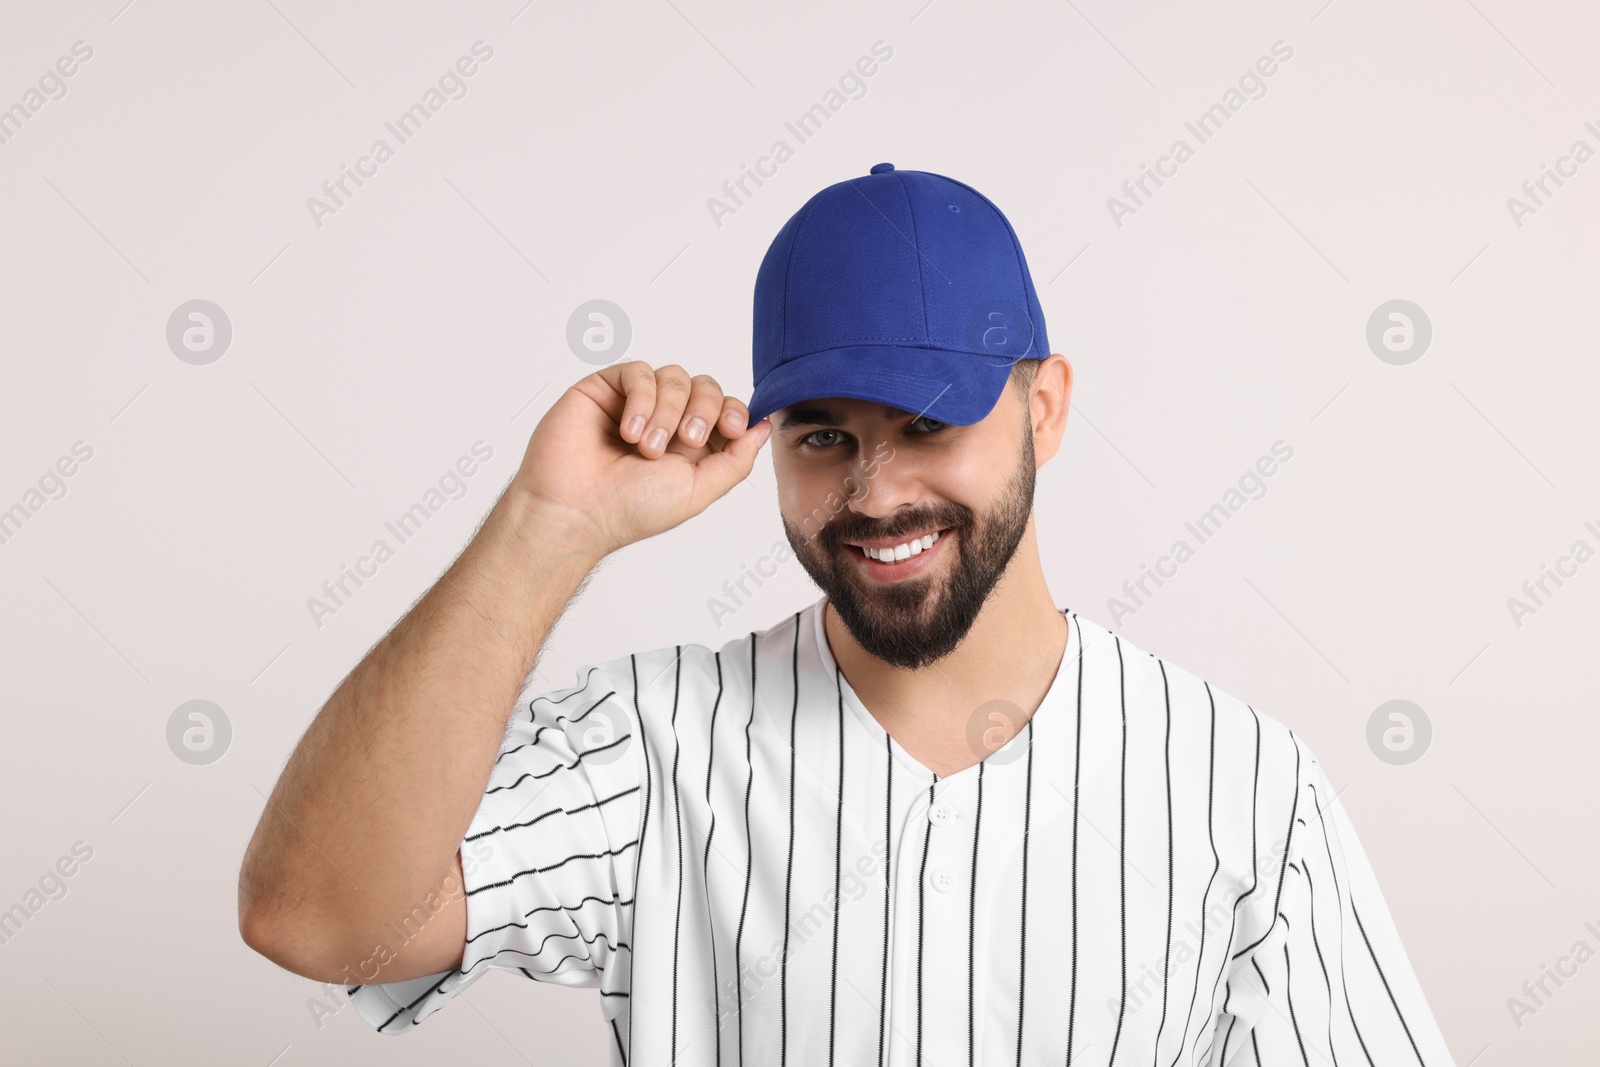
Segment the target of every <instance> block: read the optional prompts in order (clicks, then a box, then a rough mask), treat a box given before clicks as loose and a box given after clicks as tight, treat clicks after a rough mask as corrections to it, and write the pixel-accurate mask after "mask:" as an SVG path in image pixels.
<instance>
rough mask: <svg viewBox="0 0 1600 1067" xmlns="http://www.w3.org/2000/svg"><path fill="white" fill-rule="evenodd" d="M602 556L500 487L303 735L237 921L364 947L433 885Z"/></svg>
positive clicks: (266, 822) (248, 871)
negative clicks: (452, 558) (559, 623)
mask: <svg viewBox="0 0 1600 1067" xmlns="http://www.w3.org/2000/svg"><path fill="white" fill-rule="evenodd" d="M602 556H603V552H601V551H600V550H599V549H598V547H597V546H596V544H595V542H594V540H593V538H592V537H591V536H586V535H585V534H584V532H583V531H581V530H579V529H577V528H576V527H575V526H574V524H573V523H572V522H571V521H570V520H566V519H565V518H564V517H563V516H560V515H558V514H556V513H553V512H551V511H549V510H547V509H544V508H542V507H541V506H538V505H535V504H534V503H533V502H532V500H531V498H529V497H528V496H526V495H524V494H522V493H521V492H519V491H518V490H516V489H515V488H513V489H510V490H507V492H506V493H505V495H504V496H502V497H501V499H500V501H499V502H498V503H496V504H495V506H494V508H493V509H492V510H491V511H490V513H489V516H488V517H487V518H486V519H485V521H484V523H483V525H482V527H481V528H480V530H479V531H478V534H477V535H476V536H475V537H474V538H473V540H472V542H471V543H470V544H469V545H468V546H467V548H466V549H465V550H464V551H463V552H462V554H461V556H460V558H458V559H457V560H456V562H455V563H454V564H452V565H451V567H450V569H449V570H447V571H446V572H445V573H444V575H443V576H442V577H441V578H440V579H439V581H438V582H437V583H435V584H434V586H433V588H432V589H430V590H429V591H428V593H427V594H426V595H425V596H423V598H422V599H421V600H419V601H418V602H417V603H416V605H415V606H413V607H412V609H411V610H410V611H409V612H408V613H407V614H406V615H405V617H404V618H402V619H401V620H400V622H399V623H398V624H397V625H396V626H395V627H394V629H393V630H391V631H390V632H389V633H388V634H387V635H386V636H385V637H384V638H383V639H382V640H381V641H379V642H378V644H377V645H375V646H374V647H373V649H372V650H371V651H370V652H369V653H368V654H367V655H366V657H365V658H364V659H363V660H362V661H361V663H360V664H358V665H357V666H356V668H355V669H354V670H353V671H351V672H350V674H349V675H348V676H347V677H346V678H345V679H344V681H343V682H342V683H341V684H340V685H339V687H338V689H337V690H335V692H334V693H333V695H332V696H331V697H330V698H329V699H328V702H327V703H326V704H325V705H324V706H323V708H322V710H321V711H320V712H319V713H318V715H317V717H316V719H315V720H314V721H313V722H312V724H311V726H310V728H309V729H307V731H306V733H305V736H304V737H302V738H301V740H300V743H299V745H298V746H297V747H296V748H295V751H294V753H293V755H292V756H291V757H290V759H289V762H288V765H287V766H286V767H285V769H284V772H283V774H282V775H281V777H280V778H279V780H278V784H277V786H276V787H275V788H274V790H273V793H272V797H271V798H270V800H269V802H268V804H267V806H266V810H265V811H264V812H263V814H262V817H261V821H260V823H259V824H258V825H257V827H256V832H255V835H254V837H253V838H252V840H251V842H250V846H249V848H248V850H247V851H246V854H245V859H244V866H243V869H242V872H241V876H240V915H241V921H242V922H245V923H248V924H250V925H253V926H256V927H257V928H259V929H266V930H274V931H282V932H283V934H284V936H287V937H289V938H291V939H294V940H300V939H302V938H318V939H319V940H321V939H323V938H328V939H333V940H338V941H343V940H344V939H346V938H348V941H349V943H351V944H361V943H363V938H365V937H366V936H367V935H368V934H369V933H370V932H373V931H376V930H377V929H378V928H379V927H380V926H381V924H382V922H383V920H384V919H385V918H388V917H390V916H392V915H395V914H401V913H404V912H406V911H408V910H409V909H410V908H412V907H414V906H415V905H416V904H417V902H418V901H419V900H421V899H422V898H423V897H424V895H425V894H427V893H428V892H429V891H430V890H436V889H437V888H438V887H439V883H440V880H441V878H443V877H444V875H445V874H446V872H448V871H449V870H450V867H451V863H452V858H453V856H454V854H455V852H456V850H457V848H458V847H459V846H460V843H461V838H462V835H463V834H464V833H465V831H466V829H467V827H468V825H469V824H470V823H471V820H472V817H473V815H474V813H475V812H476V810H477V808H478V805H479V803H480V801H481V800H482V796H483V790H484V788H485V786H486V785H487V783H488V780H489V774H490V771H491V770H492V769H493V766H494V761H495V757H496V755H497V754H498V751H499V746H500V740H501V738H502V737H503V735H504V732H505V724H506V718H507V715H508V713H509V712H510V709H511V706H512V703H513V701H515V700H516V697H517V695H518V693H519V692H520V690H521V688H522V685H523V683H524V681H525V679H526V677H527V675H528V672H529V670H530V669H531V667H532V666H533V664H534V662H535V661H536V659H537V656H538V653H539V650H540V649H541V647H542V646H543V644H544V641H545V639H546V637H547V636H548V635H549V632H550V630H551V629H552V628H553V627H554V625H555V622H556V620H557V619H558V618H559V617H560V615H561V613H562V612H563V611H564V610H565V608H566V606H567V604H568V603H569V602H570V601H571V600H572V598H573V596H574V594H575V593H576V592H577V591H578V590H579V589H580V588H581V587H582V585H583V582H584V579H585V578H586V576H587V575H588V574H589V572H590V571H591V570H592V569H593V568H594V566H595V565H596V564H597V563H598V562H599V560H600V559H601V558H602Z"/></svg>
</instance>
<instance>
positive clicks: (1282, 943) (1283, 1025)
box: [1203, 738, 1454, 1067]
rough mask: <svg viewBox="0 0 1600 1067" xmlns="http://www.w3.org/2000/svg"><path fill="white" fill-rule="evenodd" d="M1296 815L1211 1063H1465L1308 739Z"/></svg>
mask: <svg viewBox="0 0 1600 1067" xmlns="http://www.w3.org/2000/svg"><path fill="white" fill-rule="evenodd" d="M1294 746H1295V750H1296V759H1297V760H1298V762H1299V768H1298V771H1297V782H1298V783H1299V786H1298V790H1297V796H1296V799H1295V802H1294V805H1295V814H1294V817H1293V818H1292V820H1291V825H1292V830H1291V831H1290V833H1291V837H1290V841H1289V844H1288V847H1287V849H1286V851H1285V853H1284V855H1283V859H1282V868H1281V869H1282V875H1281V879H1280V882H1279V887H1278V892H1277V893H1276V894H1275V895H1274V897H1265V896H1264V897H1263V899H1262V901H1261V907H1263V908H1271V907H1273V906H1274V905H1275V907H1276V912H1275V914H1273V915H1272V916H1271V918H1270V925H1268V921H1267V920H1266V913H1265V911H1263V912H1262V916H1263V920H1264V921H1263V923H1262V925H1263V926H1268V928H1267V932H1266V934H1265V935H1264V936H1260V937H1258V938H1256V939H1255V943H1254V944H1250V945H1246V946H1238V947H1236V950H1235V952H1236V958H1234V959H1232V960H1231V961H1230V964H1229V972H1228V979H1227V992H1226V998H1225V1000H1224V1010H1223V1012H1222V1013H1221V1014H1220V1015H1219V1016H1218V1017H1217V1020H1216V1031H1215V1036H1214V1038H1213V1041H1212V1045H1211V1049H1210V1051H1209V1052H1208V1054H1207V1055H1206V1057H1205V1059H1204V1060H1203V1062H1204V1063H1205V1064H1207V1065H1209V1067H1258V1065H1260V1067H1274V1065H1278V1064H1285V1065H1287V1064H1305V1063H1312V1064H1318V1063H1322V1064H1332V1063H1361V1064H1371V1065H1372V1067H1419V1065H1426V1067H1454V1060H1452V1059H1451V1056H1450V1049H1449V1047H1448V1046H1447V1045H1446V1044H1445V1041H1444V1036H1443V1035H1442V1034H1441V1033H1440V1030H1439V1027H1438V1024H1437V1022H1436V1021H1435V1020H1434V1017H1433V1013H1432V1011H1431V1009H1430V1008H1429V1006H1428V1002H1427V999H1426V998H1425V996H1424V995H1423V991H1422V988H1421V985H1420V984H1419V982H1418V980H1417V976H1416V974H1415V972H1414V971H1413V970H1412V967H1411V963H1410V961H1409V960H1408V959H1407V957H1406V952H1405V948H1404V946H1403V945H1402V944H1401V941H1400V936H1399V934H1398V932H1397V931H1396V929H1395V925H1394V921H1393V919H1392V918H1391V916H1390V914H1389V909H1388V906H1387V904H1386V903H1385V902H1384V898H1383V893H1382V891H1381V890H1380V889H1379V887H1378V881H1377V878H1376V877H1375V875H1374V874H1373V870H1372V866H1371V864H1370V863H1369V862H1368V860H1367V856H1366V853H1365V851H1364V850H1363V849H1362V847H1361V842H1360V840H1359V839H1358V838H1357V837H1356V832H1355V828H1354V827H1353V826H1352V825H1351V822H1350V817H1349V815H1348V814H1347V813H1346V811H1345V809H1344V806H1343V805H1342V804H1341V803H1340V802H1339V801H1338V800H1337V799H1335V796H1334V794H1335V792H1336V791H1335V790H1334V789H1333V788H1332V786H1331V785H1330V783H1329V781H1328V778H1327V775H1326V774H1325V773H1324V772H1323V769H1322V766H1321V764H1320V763H1319V762H1318V761H1317V759H1316V757H1315V756H1314V755H1312V753H1311V752H1310V750H1309V748H1307V747H1306V745H1305V744H1304V742H1302V741H1301V740H1300V739H1299V738H1295V739H1294Z"/></svg>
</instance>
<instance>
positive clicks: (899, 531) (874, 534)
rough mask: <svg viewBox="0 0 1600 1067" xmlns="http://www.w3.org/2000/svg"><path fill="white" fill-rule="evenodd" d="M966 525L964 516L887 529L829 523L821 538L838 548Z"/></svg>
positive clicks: (903, 523) (932, 517)
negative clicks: (922, 531)
mask: <svg viewBox="0 0 1600 1067" xmlns="http://www.w3.org/2000/svg"><path fill="white" fill-rule="evenodd" d="M966 525H967V519H966V518H965V517H964V516H962V517H956V516H947V517H944V518H941V517H939V516H935V515H929V516H916V517H912V518H910V519H905V520H901V521H899V522H896V523H892V524H890V525H889V526H885V527H871V526H860V525H857V526H837V524H836V523H829V524H828V525H827V526H825V527H823V529H822V531H821V536H822V538H823V539H824V540H825V541H826V543H827V544H828V545H829V546H830V547H833V548H837V547H838V546H840V545H842V544H844V543H845V542H846V541H870V540H873V539H874V538H878V537H902V536H905V535H907V534H911V533H915V532H917V531H921V530H959V529H961V528H962V527H964V526H966ZM835 527H837V528H835Z"/></svg>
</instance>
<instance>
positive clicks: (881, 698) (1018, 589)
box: [823, 523, 1068, 749]
mask: <svg viewBox="0 0 1600 1067" xmlns="http://www.w3.org/2000/svg"><path fill="white" fill-rule="evenodd" d="M823 629H824V631H825V633H826V634H827V638H828V647H829V648H830V649H831V650H832V652H833V656H834V659H835V660H836V661H837V662H838V664H839V668H840V670H842V671H843V672H844V676H845V679H846V680H847V681H848V682H849V683H850V688H851V689H853V690H854V691H855V694H856V696H858V697H859V698H860V699H861V702H862V703H863V704H864V705H865V706H866V708H867V710H868V711H870V712H871V713H872V716H873V718H875V719H877V720H878V722H879V724H880V725H882V726H883V728H884V729H885V730H887V731H888V732H889V733H890V734H891V735H892V736H894V737H895V739H896V740H901V739H902V737H904V738H906V739H908V740H909V739H913V738H916V739H921V741H922V743H923V744H924V746H925V747H928V748H934V749H937V748H939V747H940V746H941V745H944V746H947V747H950V748H952V749H954V748H955V747H957V745H958V743H960V744H964V743H965V742H964V738H965V736H966V730H967V726H968V723H969V720H970V719H971V716H972V714H973V713H974V711H975V710H976V709H977V708H978V707H980V706H981V705H983V704H985V703H987V702H989V701H992V700H1008V701H1010V702H1012V703H1013V704H1016V705H1017V706H1018V707H1019V708H1021V709H1022V714H1023V716H1024V718H1027V717H1031V716H1032V714H1033V712H1034V711H1035V710H1036V709H1037V708H1038V706H1039V704H1040V703H1041V702H1042V701H1043V700H1044V696H1045V694H1046V693H1047V692H1049V690H1050V684H1051V682H1052V681H1054V679H1055V676H1056V672H1057V669H1058V668H1059V667H1060V666H1061V663H1062V656H1063V654H1064V653H1065V651H1066V647H1067V637H1068V624H1067V620H1066V619H1065V618H1064V617H1063V616H1062V614H1061V609H1060V608H1058V607H1057V606H1056V605H1055V602H1054V600H1053V599H1052V597H1051V596H1050V590H1049V588H1048V586H1047V585H1046V584H1045V580H1044V570H1043V568H1042V567H1041V566H1040V563H1039V553H1038V549H1037V546H1036V543H1035V541H1034V535H1033V526H1032V523H1030V524H1029V527H1028V532H1027V534H1026V535H1025V536H1024V538H1023V540H1022V543H1021V544H1019V545H1018V546H1017V553H1016V555H1015V556H1014V557H1013V558H1012V560H1011V566H1010V567H1009V569H1007V571H1006V574H1005V576H1004V577H1003V578H1002V579H1001V580H1000V582H999V583H998V584H996V586H995V588H994V592H993V594H992V595H991V596H990V598H989V599H988V601H987V602H986V603H985V604H984V606H983V609H982V610H981V611H980V612H979V614H978V619H977V621H976V622H974V623H973V625H972V629H971V630H969V631H968V633H967V636H966V638H965V639H963V641H962V642H961V644H960V646H959V647H958V648H957V649H956V650H955V651H954V652H952V653H950V655H948V656H946V657H945V658H944V659H942V660H940V661H938V662H937V663H932V664H929V665H928V666H927V667H924V668H922V669H921V670H903V669H901V668H899V667H895V666H892V665H890V664H888V663H885V662H884V661H883V660H881V659H878V658H877V657H875V656H873V655H870V654H869V653H868V652H867V651H866V650H865V649H863V648H862V647H861V646H860V645H859V644H857V643H856V640H855V638H854V637H852V636H851V634H850V631H849V630H848V629H847V628H846V627H845V625H844V623H843V622H842V621H841V620H840V619H839V616H838V613H837V612H835V611H834V610H833V607H832V605H831V604H824V611H823Z"/></svg>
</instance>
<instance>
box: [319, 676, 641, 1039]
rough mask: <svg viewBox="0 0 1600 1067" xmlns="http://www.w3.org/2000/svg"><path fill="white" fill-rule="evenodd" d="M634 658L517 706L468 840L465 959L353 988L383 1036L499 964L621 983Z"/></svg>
mask: <svg viewBox="0 0 1600 1067" xmlns="http://www.w3.org/2000/svg"><path fill="white" fill-rule="evenodd" d="M631 666H632V657H626V658H623V659H621V660H614V661H611V662H610V663H606V664H601V665H599V666H591V665H585V666H584V667H582V668H580V669H579V671H578V679H579V680H578V682H577V684H575V685H573V686H570V687H568V688H566V689H562V690H556V691H553V692H548V693H544V694H542V695H539V696H536V697H533V698H532V699H526V696H524V699H522V701H521V702H520V703H519V705H518V707H517V708H516V709H515V710H514V711H513V712H512V714H511V716H510V719H509V721H508V723H507V727H506V732H505V736H504V740H503V741H502V742H501V745H500V751H499V755H498V756H497V757H496V761H495V765H494V769H493V771H492V772H491V774H490V776H489V782H488V785H487V786H486V787H485V790H484V795H483V799H482V801H481V802H480V804H479V807H478V810H477V813H476V814H475V815H474V817H473V819H472V823H471V825H470V826H468V828H467V832H466V834H465V836H464V838H463V840H462V843H461V862H462V875H463V883H464V884H463V886H462V891H464V892H465V894H466V906H467V941H466V950H465V953H464V955H463V958H462V961H461V966H460V967H459V968H456V969H453V970H450V971H444V972H441V973H438V974H433V975H427V976H424V977H421V978H415V979H410V980H406V981H398V982H385V983H377V984H371V985H358V986H347V987H346V992H347V993H348V994H349V995H350V998H351V1000H352V1002H353V1003H354V1004H355V1005H356V1008H357V1010H358V1012H359V1014H360V1015H361V1017H362V1018H363V1019H364V1020H366V1021H367V1023H368V1024H369V1025H371V1026H372V1027H373V1028H375V1029H376V1030H378V1032H380V1033H385V1034H395V1033H405V1032H407V1031H408V1030H409V1029H410V1028H411V1027H412V1026H414V1025H416V1024H417V1023H419V1022H421V1021H422V1020H424V1019H426V1018H427V1017H428V1016H429V1015H431V1014H433V1012H435V1011H437V1010H438V1009H439V1008H440V1007H442V1006H443V1005H444V1004H445V1003H447V1002H448V1001H449V1000H450V999H451V998H452V997H453V996H455V995H456V994H457V993H459V992H461V991H462V990H463V989H466V988H467V987H468V986H470V985H471V984H472V983H474V982H476V981H477V980H478V979H479V978H481V977H482V976H483V975H485V974H487V973H488V972H489V971H491V970H496V969H499V970H509V971H514V972H517V973H519V974H522V975H524V976H526V977H528V978H531V979H534V980H536V981H542V982H552V983H555V984H557V985H565V986H579V987H585V986H586V987H599V988H601V989H602V990H604V989H606V988H607V987H608V986H610V985H613V984H617V983H622V982H625V980H626V976H625V974H624V973H622V972H625V971H626V969H627V968H626V967H625V966H624V967H622V968H615V967H614V964H616V963H617V962H618V954H619V953H624V952H626V951H628V945H627V943H626V938H627V933H626V931H627V930H628V928H629V926H630V923H631V914H632V912H631V908H632V904H633V899H632V898H633V882H634V874H635V871H634V860H635V855H636V849H637V845H638V831H639V816H640V813H641V808H640V797H639V793H640V789H639V779H640V778H641V777H642V774H643V757H642V755H641V754H640V750H641V745H640V744H639V743H638V742H639V740H640V739H639V738H638V736H637V734H638V723H637V719H636V716H635V713H634V703H633V697H634V689H633V672H632V670H631ZM622 962H624V963H626V958H624V959H623V961H622ZM608 979H609V980H608ZM616 988H617V990H621V989H623V988H625V987H624V986H622V985H620V984H617V985H616Z"/></svg>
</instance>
